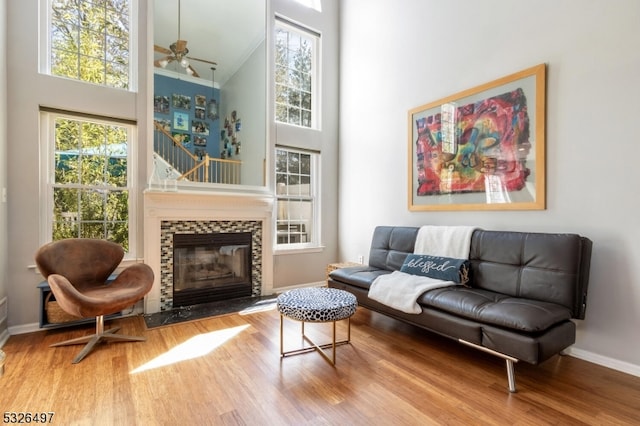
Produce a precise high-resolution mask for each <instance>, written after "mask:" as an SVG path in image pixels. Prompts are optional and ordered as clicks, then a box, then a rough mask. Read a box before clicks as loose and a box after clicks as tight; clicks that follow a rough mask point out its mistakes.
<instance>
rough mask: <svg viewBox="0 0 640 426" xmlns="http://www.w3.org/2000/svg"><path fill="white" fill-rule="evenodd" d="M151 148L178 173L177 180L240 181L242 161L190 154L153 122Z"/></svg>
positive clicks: (230, 182)
mask: <svg viewBox="0 0 640 426" xmlns="http://www.w3.org/2000/svg"><path fill="white" fill-rule="evenodd" d="M153 125H154V127H155V131H154V132H153V133H154V136H153V150H154V151H155V153H156V154H158V155H159V156H160V157H162V158H163V159H164V160H165V161H166V162H167V163H169V164H171V166H172V167H173V168H174V169H176V170H177V171H178V173H180V177H179V178H178V180H188V181H190V182H206V183H229V184H239V183H240V170H241V166H242V161H237V160H227V159H223V158H211V157H209V155H208V154H205V155H204V156H203V157H199V156H197V155H194V154H192V153H191V152H190V151H189V150H188V149H186V148H185V147H183V146H182V144H181V143H180V141H178V140H176V139H175V138H174V137H173V136H172V135H171V133H169V132H168V131H166V130H165V129H164V128H163V127H162V125H160V124H158V123H157V122H154V123H153Z"/></svg>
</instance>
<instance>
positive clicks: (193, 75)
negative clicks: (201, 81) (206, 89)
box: [187, 65, 200, 77]
mask: <svg viewBox="0 0 640 426" xmlns="http://www.w3.org/2000/svg"><path fill="white" fill-rule="evenodd" d="M187 68H189V70H191V72H192V73H193V74H191V76H192V77H200V75H199V74H198V72H197V71H196V70H194V69H193V67H192V66H191V65H189V66H188V67H187Z"/></svg>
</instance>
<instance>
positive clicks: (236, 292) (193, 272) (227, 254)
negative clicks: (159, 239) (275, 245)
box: [173, 232, 252, 307]
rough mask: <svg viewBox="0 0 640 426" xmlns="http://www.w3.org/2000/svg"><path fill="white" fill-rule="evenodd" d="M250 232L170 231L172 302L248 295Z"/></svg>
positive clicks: (179, 302)
mask: <svg viewBox="0 0 640 426" xmlns="http://www.w3.org/2000/svg"><path fill="white" fill-rule="evenodd" d="M251 290H252V285H251V233H250V232H224V233H222V232H215V233H209V234H174V236H173V305H174V307H175V306H188V305H195V304H200V303H206V302H210V301H216V300H225V299H233V298H237V297H243V296H251Z"/></svg>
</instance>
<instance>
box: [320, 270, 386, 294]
mask: <svg viewBox="0 0 640 426" xmlns="http://www.w3.org/2000/svg"><path fill="white" fill-rule="evenodd" d="M390 273H391V271H389V270H386V269H378V268H372V267H371V266H366V265H362V266H350V267H348V268H339V269H334V270H333V271H331V272H330V273H329V277H330V278H331V279H332V280H334V281H337V282H340V283H344V284H350V285H353V286H356V287H360V288H363V289H366V290H369V287H370V286H371V283H373V281H374V280H375V279H376V278H378V277H379V276H380V275H386V274H390Z"/></svg>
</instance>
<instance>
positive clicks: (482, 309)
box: [418, 286, 571, 333]
mask: <svg viewBox="0 0 640 426" xmlns="http://www.w3.org/2000/svg"><path fill="white" fill-rule="evenodd" d="M418 303H419V304H420V305H424V306H428V307H432V308H436V309H440V310H442V311H445V312H449V313H451V314H455V315H459V316H461V317H464V318H469V319H472V320H476V321H479V322H482V323H486V324H492V325H495V326H498V327H505V328H509V329H515V330H521V331H525V332H529V333H535V332H539V331H543V330H547V329H548V328H550V327H552V326H553V325H554V324H558V323H560V322H563V321H567V320H569V319H570V318H571V310H570V309H569V308H567V307H565V306H562V305H558V304H555V303H549V302H542V301H539V300H532V299H526V298H522V297H511V296H508V295H504V294H500V293H495V292H492V291H489V290H483V289H478V288H468V287H463V286H453V287H445V288H440V289H435V290H430V291H428V292H426V293H424V294H423V295H422V296H421V297H420V298H419V299H418Z"/></svg>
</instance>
